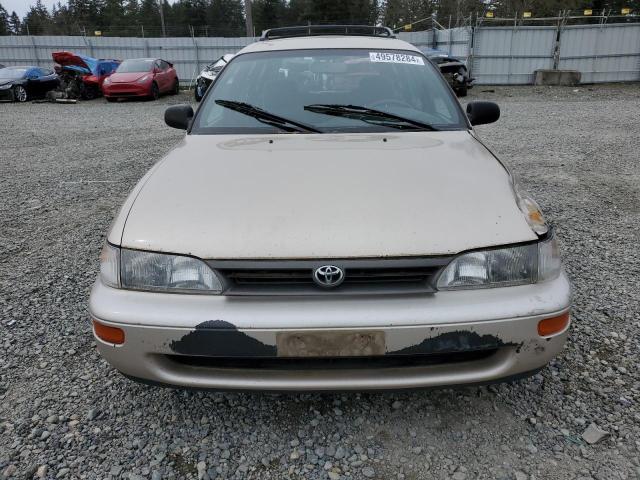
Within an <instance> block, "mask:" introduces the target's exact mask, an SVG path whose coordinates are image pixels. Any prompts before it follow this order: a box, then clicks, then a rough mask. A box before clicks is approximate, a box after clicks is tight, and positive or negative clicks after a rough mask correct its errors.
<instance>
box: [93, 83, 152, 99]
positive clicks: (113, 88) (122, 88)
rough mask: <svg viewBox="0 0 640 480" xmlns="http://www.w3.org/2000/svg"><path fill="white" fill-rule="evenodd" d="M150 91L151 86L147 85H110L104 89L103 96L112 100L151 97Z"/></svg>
mask: <svg viewBox="0 0 640 480" xmlns="http://www.w3.org/2000/svg"><path fill="white" fill-rule="evenodd" d="M149 91H150V86H149V85H147V84H131V83H126V84H118V83H110V84H109V86H108V87H105V86H104V85H103V87H102V93H103V95H104V96H105V97H112V98H126V97H144V96H147V95H149Z"/></svg>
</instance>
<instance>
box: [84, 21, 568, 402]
mask: <svg viewBox="0 0 640 480" xmlns="http://www.w3.org/2000/svg"><path fill="white" fill-rule="evenodd" d="M332 28H333V30H331V31H330V33H329V32H325V31H324V30H323V27H308V26H305V27H301V28H300V29H296V28H291V27H289V28H287V29H285V30H280V29H274V30H269V31H266V32H265V33H264V34H263V41H259V42H256V43H253V44H251V45H249V46H247V47H245V48H243V49H242V50H241V51H240V52H239V53H238V55H236V56H235V57H234V58H233V59H232V60H231V61H230V62H229V64H228V65H227V66H226V67H225V68H224V69H223V70H222V72H221V73H220V76H219V77H218V79H217V80H216V82H215V83H213V84H212V86H211V88H210V90H209V91H208V92H207V94H206V96H205V97H204V99H203V101H202V103H201V104H200V106H199V107H198V109H197V111H195V112H194V110H193V108H192V107H191V106H190V105H186V104H185V105H174V106H171V107H169V108H168V109H167V110H166V111H165V116H164V118H165V122H166V124H167V125H168V126H170V127H173V128H178V129H183V130H185V132H186V135H185V136H184V137H183V139H182V140H181V141H180V143H179V144H178V145H177V146H176V147H175V148H174V149H173V150H171V151H170V152H169V153H168V154H167V155H166V156H164V158H162V159H161V160H160V161H159V162H158V163H156V164H155V166H153V167H152V168H151V170H149V172H148V173H147V174H146V175H145V176H144V177H143V178H142V179H141V180H140V182H139V183H138V184H137V186H136V187H135V188H134V189H133V191H132V192H131V193H130V195H129V197H128V198H127V199H126V200H125V202H124V204H123V206H122V208H121V210H120V212H119V214H118V215H117V216H116V218H115V220H114V221H113V223H112V225H111V228H110V230H109V232H108V234H107V238H106V243H105V245H104V248H103V250H102V253H101V255H100V273H99V275H98V279H97V281H96V282H95V284H94V286H93V289H92V292H91V296H90V300H89V314H90V319H91V324H92V329H93V334H94V337H95V341H96V343H97V347H98V350H99V352H100V353H101V355H102V356H103V357H104V358H105V359H106V360H107V361H108V362H109V363H110V364H111V365H112V366H113V367H115V369H117V370H118V371H120V372H121V373H123V374H124V375H126V376H127V377H129V378H131V379H134V380H137V381H141V382H145V383H150V384H160V385H171V386H178V387H189V388H203V389H223V390H271V391H292V390H294V391H295V390H315V391H344V390H384V389H404V388H423V387H435V386H443V385H465V384H466V385H469V384H481V383H490V382H496V381H505V380H512V379H516V378H521V377H523V376H528V375H531V374H533V373H535V372H537V371H539V370H540V369H541V368H543V367H544V366H545V365H546V364H547V363H548V362H550V361H551V359H552V358H553V357H554V356H556V355H557V354H558V353H559V352H560V351H561V349H562V348H563V345H564V343H565V340H566V338H567V334H568V329H569V324H570V314H569V308H570V303H571V296H570V284H569V281H568V279H567V276H566V274H565V272H564V270H563V267H562V262H561V259H560V253H559V249H558V241H557V238H556V235H555V233H554V229H553V228H552V227H551V226H550V225H549V224H548V223H547V222H546V220H545V218H544V217H543V214H542V212H541V211H540V208H539V207H538V205H537V204H536V202H535V201H534V200H533V199H532V198H531V196H530V195H528V194H527V193H525V191H524V190H523V189H522V188H521V187H520V186H519V185H518V184H517V183H516V182H514V178H513V176H512V175H511V173H510V172H509V170H508V169H507V168H506V167H505V166H504V165H503V164H502V163H501V162H500V161H499V160H498V159H497V158H496V156H495V155H494V154H493V153H492V152H491V151H490V150H489V149H488V148H487V147H486V146H485V145H484V144H483V143H481V142H480V140H479V139H478V137H477V134H476V132H475V126H477V125H482V124H488V123H492V122H495V121H497V120H498V118H499V116H500V109H499V107H498V106H497V105H496V104H495V103H492V102H483V101H474V102H470V103H469V104H468V106H467V107H466V110H463V108H462V106H461V105H460V103H459V102H458V101H457V99H456V97H455V95H454V94H453V92H452V91H451V89H450V88H449V87H448V86H447V84H446V82H445V80H444V79H443V77H442V75H440V73H439V72H438V69H437V68H436V67H435V66H434V65H433V64H432V63H431V62H430V61H429V60H428V59H427V58H426V57H425V56H424V55H423V54H422V53H421V52H420V51H419V50H418V49H417V48H416V47H414V46H413V45H411V44H409V43H407V42H404V41H401V40H399V39H396V38H395V37H394V35H393V32H392V31H391V30H390V29H387V28H383V27H369V28H366V27H358V30H357V31H356V32H357V33H354V34H350V33H347V32H350V30H349V28H347V27H345V29H344V30H345V33H342V34H339V32H336V27H335V26H332Z"/></svg>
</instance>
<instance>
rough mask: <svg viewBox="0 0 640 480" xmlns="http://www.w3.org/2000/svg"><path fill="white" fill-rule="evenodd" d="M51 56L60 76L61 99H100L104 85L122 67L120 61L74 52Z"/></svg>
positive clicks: (58, 53)
mask: <svg viewBox="0 0 640 480" xmlns="http://www.w3.org/2000/svg"><path fill="white" fill-rule="evenodd" d="M51 56H52V58H53V61H54V62H55V63H56V67H55V69H56V71H57V72H58V75H59V76H60V87H59V88H58V93H60V95H58V96H59V97H61V98H72V99H73V98H82V99H83V100H92V99H94V98H97V97H99V96H100V95H102V90H101V89H102V83H103V82H104V80H105V79H106V78H108V77H109V75H111V74H112V73H113V72H115V70H116V68H118V65H120V60H115V59H96V58H92V57H88V56H86V55H80V54H76V53H72V52H53V53H52V54H51Z"/></svg>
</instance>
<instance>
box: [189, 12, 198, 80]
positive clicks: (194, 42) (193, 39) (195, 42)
mask: <svg viewBox="0 0 640 480" xmlns="http://www.w3.org/2000/svg"><path fill="white" fill-rule="evenodd" d="M189 29H190V30H191V40H192V41H193V46H194V48H195V51H196V68H195V70H194V72H199V71H200V50H199V48H198V42H197V41H196V37H195V35H194V31H193V27H192V26H191V25H189ZM192 80H193V79H192Z"/></svg>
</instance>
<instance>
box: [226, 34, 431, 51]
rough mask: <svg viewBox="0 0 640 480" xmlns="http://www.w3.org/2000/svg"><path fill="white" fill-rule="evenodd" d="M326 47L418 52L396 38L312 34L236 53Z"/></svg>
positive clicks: (276, 40)
mask: <svg viewBox="0 0 640 480" xmlns="http://www.w3.org/2000/svg"><path fill="white" fill-rule="evenodd" d="M326 48H340V49H349V48H354V49H362V48H364V49H371V50H376V49H380V50H381V49H385V50H411V51H414V52H418V53H420V50H418V49H417V48H416V47H414V46H413V45H411V44H410V43H407V42H405V41H404V40H398V39H397V38H385V37H373V36H366V35H313V36H309V37H291V38H279V39H275V40H264V41H261V42H256V43H252V44H250V45H247V46H246V47H244V48H243V49H242V50H240V51H239V52H238V53H237V55H242V54H243V53H254V52H272V51H277V50H306V49H309V50H313V49H326Z"/></svg>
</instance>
